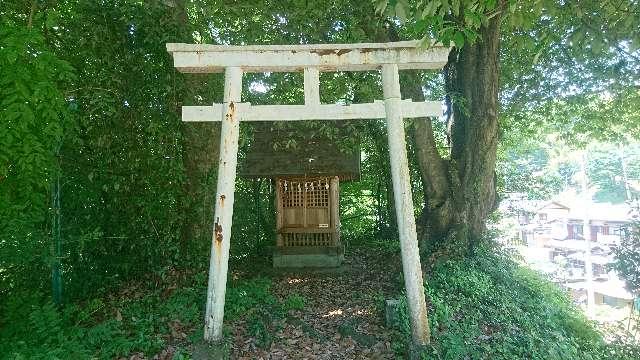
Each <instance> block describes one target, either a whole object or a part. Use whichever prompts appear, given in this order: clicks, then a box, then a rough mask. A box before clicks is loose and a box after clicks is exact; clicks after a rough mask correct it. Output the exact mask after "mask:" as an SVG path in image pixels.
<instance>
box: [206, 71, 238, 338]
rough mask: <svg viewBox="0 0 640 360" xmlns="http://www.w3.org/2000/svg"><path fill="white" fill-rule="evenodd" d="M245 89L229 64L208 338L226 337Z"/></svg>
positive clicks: (208, 307) (210, 264)
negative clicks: (241, 105) (240, 106)
mask: <svg viewBox="0 0 640 360" xmlns="http://www.w3.org/2000/svg"><path fill="white" fill-rule="evenodd" d="M241 92H242V69H241V68H239V67H228V68H226V69H225V73H224V107H223V109H224V113H223V114H222V117H223V118H222V126H221V132H220V157H219V160H218V185H217V191H216V205H215V215H214V225H213V238H212V243H211V259H210V262H209V283H208V287H207V308H206V314H205V325H204V339H205V341H207V342H218V341H220V340H222V320H223V318H224V297H225V292H226V287H227V271H228V269H229V246H230V240H231V220H232V217H233V202H234V192H235V187H236V186H235V182H236V165H237V163H238V139H239V136H240V116H239V115H240V114H238V106H237V103H239V102H240V94H241Z"/></svg>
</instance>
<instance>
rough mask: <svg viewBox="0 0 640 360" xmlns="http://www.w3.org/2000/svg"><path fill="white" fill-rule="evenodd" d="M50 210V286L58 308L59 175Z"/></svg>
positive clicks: (59, 258)
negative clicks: (51, 250) (51, 249)
mask: <svg viewBox="0 0 640 360" xmlns="http://www.w3.org/2000/svg"><path fill="white" fill-rule="evenodd" d="M51 210H52V212H53V214H52V215H53V216H52V226H51V235H52V241H53V244H52V245H53V246H52V248H53V261H52V263H51V286H52V290H53V302H54V303H55V304H56V305H57V306H60V305H61V304H62V270H61V268H62V266H61V263H60V260H61V258H62V237H61V236H60V232H61V231H60V229H61V225H60V223H61V217H62V214H61V211H60V173H58V174H56V180H55V181H54V183H53V186H52V189H51Z"/></svg>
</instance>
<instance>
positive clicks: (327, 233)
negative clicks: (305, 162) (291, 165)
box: [277, 177, 338, 246]
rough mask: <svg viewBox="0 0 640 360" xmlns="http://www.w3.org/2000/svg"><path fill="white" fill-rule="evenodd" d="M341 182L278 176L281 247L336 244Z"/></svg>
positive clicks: (323, 178) (328, 178)
mask: <svg viewBox="0 0 640 360" xmlns="http://www.w3.org/2000/svg"><path fill="white" fill-rule="evenodd" d="M337 186H338V185H337V181H334V182H332V178H330V177H320V178H312V179H309V178H303V179H292V178H289V179H278V199H277V202H278V204H277V205H278V233H279V245H280V246H333V245H335V243H336V240H337V237H336V235H335V234H336V232H337V223H338V219H337V206H338V204H337V198H336V199H334V196H333V194H337V189H334V188H332V187H337Z"/></svg>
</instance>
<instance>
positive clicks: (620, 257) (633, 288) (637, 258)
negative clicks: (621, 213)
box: [612, 208, 640, 296]
mask: <svg viewBox="0 0 640 360" xmlns="http://www.w3.org/2000/svg"><path fill="white" fill-rule="evenodd" d="M639 210H640V209H638V208H636V209H634V212H635V218H634V221H633V222H632V223H631V225H629V227H628V228H627V229H626V232H625V234H624V236H622V239H621V241H620V244H619V245H618V246H616V247H615V248H614V249H613V253H614V256H615V261H614V263H613V264H612V265H613V268H614V269H615V271H616V273H618V274H620V277H621V278H622V279H624V280H625V283H626V285H627V289H628V290H629V291H630V292H631V293H632V294H635V295H636V296H640V219H638V211H639Z"/></svg>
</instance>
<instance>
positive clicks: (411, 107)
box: [182, 99, 442, 122]
mask: <svg viewBox="0 0 640 360" xmlns="http://www.w3.org/2000/svg"><path fill="white" fill-rule="evenodd" d="M400 103H401V105H400V106H401V110H402V117H403V118H416V117H439V116H441V115H442V103H441V102H439V101H420V102H413V101H411V100H410V99H407V100H401V101H400ZM236 106H237V107H238V108H239V111H240V113H241V114H242V119H241V120H242V121H302V120H358V119H384V118H385V108H384V102H382V101H375V102H373V103H366V104H352V105H339V104H321V105H311V106H308V105H251V103H238V104H236ZM223 107H224V105H223V104H213V106H183V107H182V121H187V122H193V121H220V116H219V115H218V114H220V112H221V111H222V108H223Z"/></svg>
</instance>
